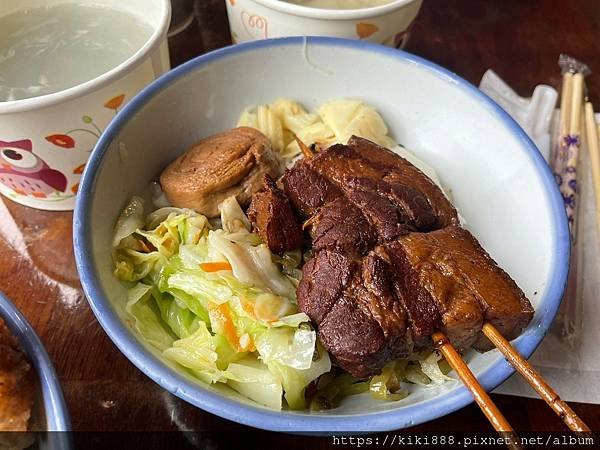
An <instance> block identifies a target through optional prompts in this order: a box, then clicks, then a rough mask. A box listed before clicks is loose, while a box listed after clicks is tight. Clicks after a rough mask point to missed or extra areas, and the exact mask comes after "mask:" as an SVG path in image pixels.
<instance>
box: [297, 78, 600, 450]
mask: <svg viewBox="0 0 600 450" xmlns="http://www.w3.org/2000/svg"><path fill="white" fill-rule="evenodd" d="M565 83H566V84H565V88H564V90H563V94H564V97H565V98H564V101H565V105H567V104H569V106H570V108H566V107H565V108H561V126H562V131H563V133H561V135H562V136H567V135H571V136H573V135H578V134H579V130H580V121H581V116H582V115H581V107H582V103H581V102H582V96H581V95H577V92H578V91H577V89H579V90H580V91H579V92H581V93H583V77H582V76H573V75H572V74H570V73H567V74H565ZM564 91H567V93H566V94H565V92H564ZM573 94H575V95H573ZM585 111H586V114H585V117H586V122H587V126H586V130H588V139H587V140H588V141H590V142H594V143H595V144H592V146H590V147H589V149H590V152H591V153H594V154H595V157H594V158H593V160H592V165H593V167H595V169H594V170H595V183H596V184H595V188H596V201H597V202H598V209H597V211H598V213H599V222H598V223H599V224H600V151H599V149H598V147H600V144H599V143H600V141H599V140H598V134H597V133H596V126H595V119H594V112H593V109H592V106H591V104H590V103H589V102H588V103H587V104H586V105H585ZM573 113H575V114H573ZM571 119H573V120H571ZM590 120H591V121H594V122H593V123H594V126H590V124H589V122H590ZM599 128H600V126H599ZM590 133H591V134H592V136H590ZM296 142H297V143H298V145H299V146H300V150H301V151H302V154H303V155H304V157H305V158H312V157H313V156H314V152H313V151H312V150H311V149H310V148H309V147H308V146H307V145H306V144H305V143H304V142H302V141H301V140H300V139H298V137H296ZM573 156H574V158H573V157H571V158H569V161H568V162H567V163H571V164H572V163H573V159H575V164H576V161H577V156H578V155H577V152H575V154H574V155H573ZM558 157H560V156H558ZM482 332H483V333H484V334H485V336H486V337H487V338H488V339H489V340H490V341H491V342H492V344H494V346H495V347H496V348H497V349H498V350H499V351H500V352H501V353H502V354H503V355H504V357H505V358H506V359H507V361H508V362H509V363H510V364H511V365H512V366H513V367H514V368H515V369H516V370H517V371H518V372H519V374H521V376H523V378H524V379H525V380H526V381H527V382H528V383H529V385H530V386H531V387H532V388H533V389H534V390H535V391H536V392H537V393H538V394H539V395H540V397H541V398H542V399H543V400H544V401H545V402H546V403H547V404H548V405H549V406H550V408H552V410H553V411H554V412H555V413H556V414H558V416H559V417H561V419H563V421H564V422H565V423H566V424H567V426H568V427H569V428H570V429H571V430H573V431H586V432H589V431H590V429H589V427H588V426H587V425H586V424H585V423H584V422H583V421H582V420H581V419H580V418H579V416H577V414H576V413H575V412H574V411H573V410H572V409H571V408H570V407H569V405H567V403H566V402H565V401H564V400H562V399H561V398H560V397H559V396H558V394H557V393H556V392H555V391H554V389H552V387H551V386H550V385H549V384H548V383H547V382H546V380H544V378H543V377H542V376H541V375H540V374H539V373H537V372H536V371H535V369H534V368H533V367H532V366H531V365H530V364H529V363H528V362H527V360H526V359H525V358H523V357H522V356H521V355H520V354H519V352H518V351H517V350H516V349H515V348H514V347H513V346H512V345H511V344H510V342H508V341H507V340H506V339H505V338H504V336H502V334H501V333H500V332H499V331H498V329H497V328H496V327H495V326H494V325H492V324H491V323H489V322H485V323H484V324H483V327H482ZM431 338H432V339H433V342H434V344H435V346H436V348H437V349H438V350H439V351H440V352H441V353H442V355H443V356H444V358H445V359H446V361H447V362H448V364H450V366H451V367H452V368H453V369H454V371H455V372H456V373H457V374H458V376H459V377H460V379H461V381H462V382H463V383H464V385H465V386H466V387H467V388H468V389H469V391H470V392H471V394H472V395H473V398H474V399H475V402H476V403H477V405H478V406H479V408H480V409H481V411H482V412H483V414H484V415H485V416H486V417H487V419H488V420H489V421H490V423H491V424H492V426H493V427H494V429H495V430H496V431H498V432H501V433H509V436H510V437H511V441H510V442H509V443H507V446H508V447H510V448H515V449H518V448H521V446H520V444H519V442H518V438H517V435H516V433H515V432H514V430H513V428H512V427H511V426H510V424H509V423H508V421H507V420H506V418H505V417H504V415H503V414H502V412H500V410H499V409H498V407H497V406H496V405H495V403H494V402H493V400H492V399H491V398H490V396H489V395H488V394H487V392H486V391H485V389H483V387H482V386H481V385H480V384H479V381H477V378H476V377H475V375H474V374H473V372H471V369H469V366H468V365H467V364H466V363H465V362H464V360H463V359H462V357H461V355H460V354H459V353H458V351H457V350H456V349H455V348H454V346H453V345H452V344H451V342H450V341H449V340H448V338H447V337H446V335H445V334H444V333H442V332H440V331H436V332H435V333H433V334H432V335H431Z"/></svg>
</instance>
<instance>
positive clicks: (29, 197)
mask: <svg viewBox="0 0 600 450" xmlns="http://www.w3.org/2000/svg"><path fill="white" fill-rule="evenodd" d="M69 2H70V3H81V0H2V2H0V16H4V15H7V14H10V13H12V12H15V11H17V10H19V9H22V8H35V7H40V6H52V5H54V4H59V3H69ZM89 3H92V4H94V5H100V6H106V7H113V8H115V9H118V10H122V11H125V12H130V13H132V14H135V15H137V16H138V17H140V18H142V19H144V20H145V21H146V22H148V23H149V24H150V25H151V26H152V27H153V29H154V31H153V33H152V35H151V37H150V38H149V39H148V41H147V42H146V43H145V44H144V45H143V46H142V48H140V49H139V50H138V51H137V52H136V53H135V54H134V55H133V56H131V57H130V58H129V59H127V60H126V61H124V62H123V63H121V64H119V65H118V66H117V67H115V68H114V69H112V70H110V71H108V72H106V73H104V74H102V75H100V76H98V77H96V78H94V79H93V80H89V81H87V82H85V83H82V84H79V85H77V86H74V87H71V88H69V89H65V90H63V91H60V92H55V93H52V94H48V95H42V96H39V97H33V98H27V99H23V100H15V101H7V102H0V193H2V194H3V195H5V196H7V197H9V198H11V199H12V200H14V201H16V202H18V203H21V204H23V205H27V206H32V207H35V208H39V209H50V210H69V209H73V208H74V206H75V196H76V193H77V190H78V188H79V180H80V178H81V173H82V171H83V166H84V165H85V163H86V161H87V159H88V157H89V155H90V151H91V149H93V148H94V145H96V142H97V140H98V137H99V134H100V131H101V130H104V129H105V128H106V126H107V125H108V124H109V122H110V121H111V120H112V118H113V117H114V116H115V114H116V113H117V111H118V110H120V109H121V108H122V107H123V105H124V104H126V103H127V102H128V101H129V100H130V99H131V98H133V96H134V95H135V94H137V93H138V92H139V91H140V90H141V89H142V88H143V87H144V86H146V85H148V84H149V83H150V82H152V81H154V80H155V79H156V78H158V77H159V76H160V75H162V74H163V73H165V72H166V71H167V70H169V67H170V66H169V51H168V47H167V29H168V27H169V21H170V18H171V4H170V2H169V0H150V1H149V0H127V1H126V2H123V1H120V0H93V1H89ZM81 129H84V131H81ZM2 149H15V150H16V151H17V152H22V153H23V154H29V157H27V156H26V157H24V158H22V161H26V162H27V164H28V165H27V166H23V165H22V164H20V165H17V166H15V165H13V161H11V160H10V159H8V158H5V157H3V154H2V153H1V152H2ZM2 166H6V168H4V167H2ZM46 168H50V169H53V170H55V171H58V172H60V174H62V176H61V175H58V177H59V182H54V183H50V184H48V183H45V182H43V181H40V180H39V176H38V174H39V173H40V170H44V169H46ZM63 177H64V178H63ZM65 180H66V183H65V182H64V181H65ZM34 185H37V187H33V186H34Z"/></svg>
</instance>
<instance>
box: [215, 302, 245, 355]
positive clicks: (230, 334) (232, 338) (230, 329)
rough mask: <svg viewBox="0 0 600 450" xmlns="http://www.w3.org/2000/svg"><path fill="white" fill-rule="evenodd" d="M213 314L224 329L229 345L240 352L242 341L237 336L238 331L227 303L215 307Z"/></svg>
mask: <svg viewBox="0 0 600 450" xmlns="http://www.w3.org/2000/svg"><path fill="white" fill-rule="evenodd" d="M212 310H213V314H215V315H216V319H217V321H218V322H219V324H220V325H221V327H222V332H223V335H224V336H225V338H226V339H227V341H228V342H229V344H230V345H231V346H232V347H233V348H234V349H235V350H236V351H238V352H239V351H240V350H241V349H240V340H239V337H238V334H237V329H236V328H235V324H234V323H233V319H232V318H231V312H230V311H229V306H227V303H223V304H221V305H219V306H216V307H214V308H213V309H212Z"/></svg>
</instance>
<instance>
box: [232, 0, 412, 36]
mask: <svg viewBox="0 0 600 450" xmlns="http://www.w3.org/2000/svg"><path fill="white" fill-rule="evenodd" d="M226 3H227V14H228V17H229V27H230V29H231V39H232V40H233V42H234V43H238V42H245V41H254V40H257V39H266V38H274V37H283V36H332V37H341V38H347V39H362V40H366V41H370V42H375V43H378V44H384V45H388V46H391V47H396V48H401V47H404V45H405V44H406V41H407V39H408V36H409V32H410V26H411V24H412V22H413V21H414V20H415V18H416V17H417V14H418V13H419V9H420V8H421V4H422V3H423V0H395V1H393V2H391V3H388V4H385V5H381V6H375V7H371V8H364V9H354V10H325V9H317V8H308V7H306V6H301V5H297V4H293V3H287V2H283V1H280V0H226Z"/></svg>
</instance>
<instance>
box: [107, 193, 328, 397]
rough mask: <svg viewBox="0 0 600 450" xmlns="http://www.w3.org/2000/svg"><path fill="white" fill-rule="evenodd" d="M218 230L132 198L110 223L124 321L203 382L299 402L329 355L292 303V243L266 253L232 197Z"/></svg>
mask: <svg viewBox="0 0 600 450" xmlns="http://www.w3.org/2000/svg"><path fill="white" fill-rule="evenodd" d="M221 224H222V229H211V226H210V223H209V222H208V220H207V219H206V217H204V216H202V215H200V214H198V213H196V212H194V211H192V210H186V209H179V208H173V207H165V208H161V209H159V210H157V211H154V212H152V213H151V214H149V215H148V216H146V217H144V212H143V201H142V200H141V199H140V198H139V197H134V198H133V199H132V201H131V202H130V204H129V205H127V207H126V208H125V210H124V211H123V213H122V215H121V217H120V218H119V220H118V222H117V225H116V227H115V235H114V240H113V246H114V247H113V258H114V273H115V275H116V276H117V277H118V278H120V279H121V280H123V281H126V282H131V287H130V289H129V296H128V301H127V304H126V311H127V312H128V313H129V314H130V316H131V318H132V319H131V326H132V328H133V329H135V330H136V331H137V332H138V333H139V334H140V335H141V336H142V337H143V338H144V339H145V340H146V341H147V342H148V343H150V344H151V345H153V346H155V347H156V348H157V349H159V350H161V351H162V352H163V354H164V356H165V357H166V358H168V359H169V360H171V361H173V362H174V363H177V364H178V365H180V366H181V367H182V368H183V370H186V371H188V372H189V373H190V374H192V375H194V376H196V377H197V378H199V379H200V380H202V381H204V382H206V383H226V384H227V385H228V386H229V387H231V388H232V389H234V390H236V391H238V392H239V393H241V394H242V395H245V396H247V397H248V398H250V399H252V400H254V401H256V402H259V403H261V404H264V405H266V406H269V407H272V408H281V407H282V404H283V403H282V402H283V399H284V398H285V400H286V402H287V405H288V406H289V407H290V408H304V407H305V406H306V404H305V395H304V391H305V389H306V387H307V386H308V385H309V384H310V383H311V382H312V381H314V380H316V379H317V378H318V377H319V376H320V375H322V374H323V373H326V372H329V371H330V369H331V362H330V360H329V356H328V355H327V352H325V351H324V350H323V349H322V348H320V347H319V345H318V344H317V337H316V333H315V331H314V330H313V329H312V327H311V326H310V324H309V318H308V316H306V315H305V314H303V313H301V312H299V311H298V307H297V304H296V292H295V287H296V286H297V284H298V281H299V279H298V278H297V277H296V278H295V277H294V275H298V265H299V264H300V262H301V257H300V254H299V252H293V253H290V254H287V255H283V256H282V257H279V256H275V255H272V254H271V252H270V251H269V249H268V247H267V246H266V245H265V244H263V243H262V242H261V241H260V239H259V237H258V236H257V235H255V234H253V233H251V231H250V222H249V221H248V218H247V217H246V215H245V214H244V212H243V211H242V209H241V208H240V206H239V205H238V203H237V202H236V201H235V198H233V197H232V198H230V199H227V200H226V201H225V202H223V204H222V205H221Z"/></svg>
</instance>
